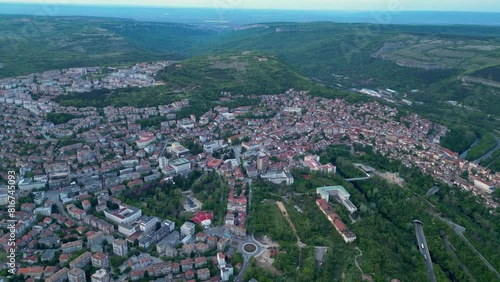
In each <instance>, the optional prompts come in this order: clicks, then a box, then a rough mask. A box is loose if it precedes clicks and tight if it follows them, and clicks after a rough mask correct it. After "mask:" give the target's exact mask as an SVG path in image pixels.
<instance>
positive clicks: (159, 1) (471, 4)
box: [0, 0, 500, 12]
mask: <svg viewBox="0 0 500 282" xmlns="http://www.w3.org/2000/svg"><path fill="white" fill-rule="evenodd" d="M27 2H29V3H46V4H49V5H58V4H86V5H121V6H137V5H139V6H166V7H207V8H218V9H224V8H225V9H310V10H364V11H368V10H376V11H471V12H472V11H474V12H500V1H499V0H475V1H473V0H141V1H138V0H0V3H27ZM0 5H1V4H0Z"/></svg>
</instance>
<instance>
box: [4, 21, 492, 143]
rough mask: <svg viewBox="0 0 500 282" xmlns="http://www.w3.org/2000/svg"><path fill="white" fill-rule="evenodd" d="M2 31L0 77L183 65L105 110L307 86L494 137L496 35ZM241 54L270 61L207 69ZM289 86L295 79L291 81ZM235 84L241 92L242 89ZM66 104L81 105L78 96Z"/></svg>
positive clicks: (476, 29) (102, 24)
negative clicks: (371, 94)
mask: <svg viewBox="0 0 500 282" xmlns="http://www.w3.org/2000/svg"><path fill="white" fill-rule="evenodd" d="M0 30H2V31H1V32H0V77H6V76H13V75H25V74H29V73H31V72H35V71H42V70H48V69H57V68H63V67H71V66H92V65H113V64H119V63H123V62H138V61H145V60H160V59H161V60H165V59H166V60H185V59H187V58H190V59H189V60H188V61H185V62H183V63H182V64H183V65H184V67H183V68H173V67H172V68H169V69H167V70H166V71H165V72H164V73H163V74H160V77H161V79H163V80H165V81H166V82H167V86H166V87H164V86H159V87H156V88H154V89H149V90H144V89H139V90H137V89H134V90H124V91H123V92H126V93H125V94H126V95H125V96H126V97H128V98H127V99H130V97H132V98H131V100H130V101H129V100H127V99H122V98H120V97H121V96H122V95H121V94H120V93H121V92H122V91H115V92H114V94H113V95H111V96H110V97H108V98H106V99H105V103H104V105H107V104H112V105H127V104H131V105H152V104H157V103H158V101H170V100H172V99H177V98H178V97H180V96H182V97H185V96H186V95H188V96H191V97H193V95H194V94H193V93H200V91H201V90H200V88H198V87H196V86H202V88H201V89H203V91H205V92H206V93H203V95H200V96H202V99H207V100H208V99H213V100H218V98H219V96H218V95H219V94H220V91H234V92H238V93H240V94H255V93H260V94H262V93H265V92H267V93H273V92H274V93H277V92H280V91H282V90H283V89H284V88H287V87H293V86H294V84H295V83H298V84H302V83H301V82H300V81H304V77H305V76H307V77H308V78H310V79H311V81H314V82H319V83H320V84H323V85H326V86H330V87H333V88H337V89H339V88H340V89H342V90H348V89H350V88H357V89H361V88H365V87H366V88H372V89H386V88H391V89H394V90H396V91H397V92H398V93H399V94H398V95H395V97H394V98H395V99H398V100H400V99H407V100H410V101H413V102H417V103H414V104H413V106H411V107H410V106H408V107H406V106H404V107H405V109H406V110H409V111H412V112H416V113H419V114H421V115H423V116H425V117H427V118H429V119H431V120H433V121H437V122H440V123H443V124H445V125H447V126H448V127H450V128H454V127H456V126H462V125H465V126H466V127H469V128H468V130H471V131H473V132H474V133H475V134H476V135H481V131H482V130H483V129H486V130H489V131H492V130H495V129H498V128H499V127H500V125H499V118H500V117H499V116H500V112H499V111H500V110H499V107H497V106H496V105H497V104H498V103H499V102H500V92H499V91H500V88H498V87H497V86H498V84H499V82H498V65H499V64H500V47H499V46H500V39H499V35H500V27H498V26H497V27H488V26H418V25H407V26H405V25H374V24H340V23H331V22H317V23H272V24H262V25H256V27H248V28H243V29H241V30H234V31H225V32H215V31H213V30H208V29H202V28H201V27H199V26H189V25H183V24H171V23H148V22H136V21H132V20H120V19H104V18H69V17H66V18H51V19H50V20H46V19H38V18H27V17H14V16H2V17H0ZM8 30H21V31H22V32H19V33H16V34H14V33H12V32H9V31H8ZM248 50H250V51H256V52H259V53H260V54H266V56H269V57H271V58H272V60H270V61H269V62H267V63H268V64H267V65H266V64H260V65H259V64H257V63H258V61H255V60H254V61H251V62H252V63H251V64H250V63H249V62H250V61H248V60H246V59H244V61H241V62H231V58H228V57H222V58H221V60H222V61H223V62H214V60H218V59H217V58H215V57H213V54H227V53H228V52H229V53H231V54H241V53H242V52H244V51H248ZM196 56H199V57H196ZM254 56H255V55H254ZM199 58H205V59H201V60H200V59H199ZM206 58H208V59H206ZM214 58H215V59H214ZM241 59H242V58H238V60H241ZM245 60H246V61H245ZM278 63H279V64H280V65H277V64H278ZM257 65H259V66H260V67H264V68H256V67H255V66H257ZM268 66H269V67H268ZM275 67H278V68H279V69H280V71H276V69H275ZM250 73H251V74H252V76H248V74H250ZM296 76H298V77H300V78H301V79H300V80H298V81H295V79H293V78H294V77H296ZM289 78H292V79H289ZM241 79H243V82H245V81H246V82H245V83H240V82H242V80H241ZM289 82H293V83H289ZM276 83H277V84H276ZM275 84H276V85H275ZM193 87H195V88H193ZM190 88H192V89H190ZM195 90H196V91H195ZM131 92H134V94H131ZM171 92H173V93H174V94H175V95H173V94H172V93H171ZM186 92H189V94H186ZM141 93H142V94H141ZM148 93H149V94H151V95H149V94H148ZM207 93H208V94H207ZM214 93H215V94H214ZM148 95H149V96H148ZM196 95H198V94H196ZM125 96H123V97H125ZM134 97H135V98H134ZM144 97H149V98H151V97H153V99H144ZM68 98H72V99H73V100H75V101H76V104H78V103H79V102H78V101H77V100H78V99H77V98H78V96H76V97H74V96H69V97H68ZM99 99H100V100H103V98H99ZM99 99H98V100H99ZM94 100H95V99H91V100H89V102H92V101H94ZM75 101H74V102H75ZM81 101H82V100H80V102H81ZM66 104H71V103H69V102H67V103H66ZM80 104H81V103H80ZM99 104H102V103H101V102H99ZM82 105H83V104H82ZM469 135H470V134H469ZM467 141H468V142H466V143H464V144H461V145H459V146H456V144H450V145H449V146H448V145H447V147H449V148H459V149H460V150H459V151H465V150H466V149H467V148H468V147H469V146H470V145H471V144H472V142H473V138H467ZM445 144H448V143H445Z"/></svg>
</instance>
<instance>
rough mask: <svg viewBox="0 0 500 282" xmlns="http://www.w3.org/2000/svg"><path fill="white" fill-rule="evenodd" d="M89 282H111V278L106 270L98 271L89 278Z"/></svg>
mask: <svg viewBox="0 0 500 282" xmlns="http://www.w3.org/2000/svg"><path fill="white" fill-rule="evenodd" d="M90 281H91V282H111V278H110V276H109V273H108V272H107V271H106V269H99V270H97V271H96V273H94V274H92V276H91V277H90Z"/></svg>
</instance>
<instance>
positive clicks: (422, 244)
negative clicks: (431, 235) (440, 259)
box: [413, 220, 436, 282]
mask: <svg viewBox="0 0 500 282" xmlns="http://www.w3.org/2000/svg"><path fill="white" fill-rule="evenodd" d="M413 223H415V233H416V235H417V243H418V248H419V249H420V252H421V253H422V254H423V255H424V259H425V263H426V265H427V271H428V272H429V278H430V281H431V282H436V275H434V267H433V265H432V260H431V254H430V253H429V248H428V247H427V241H426V240H425V235H424V224H423V223H422V222H421V221H420V220H414V221H413Z"/></svg>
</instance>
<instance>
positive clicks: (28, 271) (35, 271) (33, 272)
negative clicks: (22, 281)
mask: <svg viewBox="0 0 500 282" xmlns="http://www.w3.org/2000/svg"><path fill="white" fill-rule="evenodd" d="M16 274H18V275H24V277H33V278H35V279H42V275H43V267H39V266H33V267H22V268H19V269H18V270H17V273H16Z"/></svg>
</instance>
